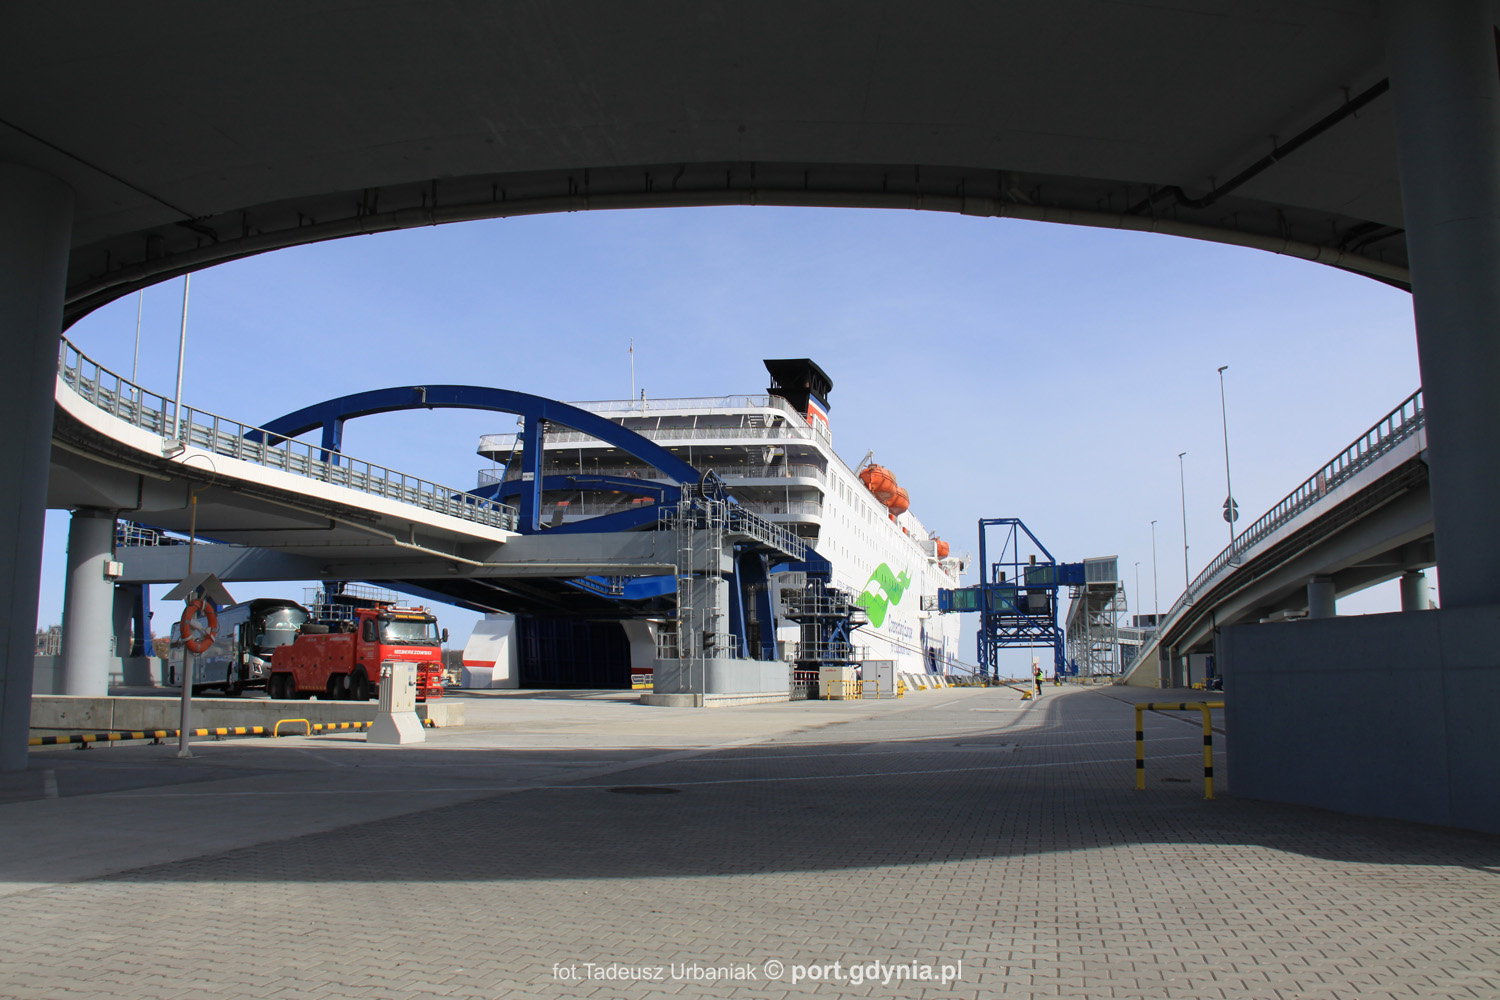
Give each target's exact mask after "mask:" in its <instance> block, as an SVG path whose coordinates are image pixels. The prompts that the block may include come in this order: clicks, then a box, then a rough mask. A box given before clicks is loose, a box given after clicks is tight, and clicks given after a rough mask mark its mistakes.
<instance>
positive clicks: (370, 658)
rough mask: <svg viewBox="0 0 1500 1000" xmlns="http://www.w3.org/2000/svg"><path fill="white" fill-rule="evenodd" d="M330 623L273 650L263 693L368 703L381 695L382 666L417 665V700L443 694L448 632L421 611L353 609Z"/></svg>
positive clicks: (302, 632)
mask: <svg viewBox="0 0 1500 1000" xmlns="http://www.w3.org/2000/svg"><path fill="white" fill-rule="evenodd" d="M352 615H353V616H352V617H351V618H350V619H349V620H347V621H344V622H339V623H336V624H334V625H326V624H321V625H320V624H307V625H303V626H302V628H301V629H300V630H299V631H298V633H297V638H296V639H295V640H294V641H292V642H290V643H288V644H287V645H285V646H280V647H278V648H277V649H276V651H275V653H274V654H273V655H272V657H271V674H270V677H269V678H268V679H267V682H266V690H267V692H269V694H270V695H271V697H272V698H311V697H312V696H313V695H317V696H318V697H320V698H326V699H329V700H331V701H368V700H369V699H371V698H373V697H374V696H375V695H377V694H379V693H380V667H381V665H382V664H385V663H392V662H403V661H404V662H409V663H416V664H417V700H418V701H423V700H426V699H428V698H441V697H442V696H443V650H442V644H443V643H445V642H447V641H448V630H447V629H443V630H442V632H439V631H438V627H437V619H436V618H435V617H433V616H432V615H430V614H428V613H427V612H426V611H424V610H423V609H422V608H392V607H377V608H358V609H353V612H352Z"/></svg>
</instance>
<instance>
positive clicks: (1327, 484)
mask: <svg viewBox="0 0 1500 1000" xmlns="http://www.w3.org/2000/svg"><path fill="white" fill-rule="evenodd" d="M1425 421H1426V413H1425V411H1424V410H1423V408H1422V390H1421V389H1418V390H1417V391H1416V392H1414V393H1412V394H1411V395H1410V396H1408V397H1406V399H1404V400H1402V401H1401V403H1400V405H1398V406H1397V407H1396V408H1395V409H1393V410H1391V412H1389V413H1387V414H1386V415H1385V416H1384V417H1381V418H1380V419H1379V420H1377V421H1376V422H1375V424H1374V426H1372V427H1371V428H1370V429H1369V430H1367V431H1366V432H1365V433H1364V434H1362V435H1360V436H1359V437H1358V438H1357V439H1355V441H1354V442H1353V443H1352V444H1350V445H1349V447H1347V448H1345V449H1344V450H1343V451H1341V452H1339V453H1338V454H1337V455H1335V456H1334V457H1333V458H1332V459H1330V460H1329V461H1328V462H1326V463H1325V464H1324V465H1323V467H1322V468H1321V469H1319V470H1318V471H1317V472H1315V473H1313V474H1312V475H1311V476H1309V477H1308V478H1307V479H1306V480H1304V481H1303V482H1302V484H1301V485H1300V486H1298V487H1297V488H1296V489H1294V490H1292V492H1290V493H1288V494H1287V495H1286V496H1285V497H1283V498H1282V499H1281V502H1280V503H1278V504H1276V505H1275V506H1274V507H1272V508H1271V509H1270V510H1268V511H1266V512H1265V513H1264V514H1262V515H1261V516H1260V517H1259V518H1258V519H1257V520H1256V521H1255V523H1253V524H1251V525H1250V526H1249V527H1247V528H1246V529H1245V530H1244V531H1242V532H1240V533H1239V535H1237V536H1236V537H1235V540H1234V544H1233V545H1231V546H1229V547H1228V548H1226V549H1224V551H1222V552H1220V553H1219V554H1218V555H1217V556H1216V557H1214V559H1213V561H1212V562H1210V563H1209V564H1208V565H1207V566H1206V567H1204V569H1203V571H1202V572H1201V573H1199V574H1198V575H1197V576H1196V577H1194V578H1193V582H1192V583H1190V584H1189V585H1188V588H1187V590H1186V591H1184V592H1183V593H1182V595H1181V596H1180V597H1178V598H1177V601H1176V603H1174V604H1173V605H1172V607H1171V608H1170V609H1169V610H1168V611H1167V613H1166V614H1165V615H1163V616H1162V617H1161V619H1160V627H1159V628H1157V629H1156V634H1155V636H1152V637H1149V638H1148V639H1147V640H1146V645H1145V646H1143V647H1142V649H1141V652H1142V653H1145V652H1146V651H1147V650H1148V649H1149V648H1151V647H1154V646H1155V645H1157V643H1158V642H1159V640H1160V637H1161V636H1163V635H1165V634H1166V632H1167V629H1168V627H1169V626H1170V625H1171V624H1172V623H1173V622H1175V621H1176V619H1177V618H1178V617H1179V616H1180V615H1181V614H1182V612H1183V610H1184V609H1185V608H1187V607H1188V606H1189V605H1191V604H1192V603H1193V602H1194V601H1196V600H1197V599H1198V597H1199V596H1201V595H1202V594H1203V593H1205V592H1206V591H1207V590H1208V589H1209V588H1210V587H1211V586H1213V585H1214V584H1215V583H1217V582H1218V581H1217V579H1216V578H1217V577H1218V576H1219V574H1220V573H1221V572H1223V571H1224V569H1225V568H1226V567H1229V566H1230V565H1231V563H1233V564H1234V565H1239V564H1240V563H1242V562H1243V561H1244V560H1245V558H1247V556H1248V554H1249V552H1250V550H1251V549H1253V548H1255V547H1256V546H1257V545H1259V544H1260V543H1261V542H1263V541H1265V540H1266V539H1267V538H1269V537H1270V536H1271V535H1273V534H1274V533H1275V532H1276V531H1277V530H1279V529H1280V528H1282V527H1284V526H1285V525H1287V524H1288V523H1289V522H1291V521H1292V520H1294V519H1295V518H1297V517H1300V516H1301V515H1302V514H1303V513H1305V512H1306V511H1307V510H1308V509H1309V508H1311V507H1312V506H1313V505H1314V504H1316V503H1318V501H1320V500H1322V499H1323V498H1324V497H1325V496H1327V495H1328V494H1329V493H1331V492H1333V491H1334V490H1336V489H1337V488H1338V487H1340V486H1342V485H1344V484H1345V483H1347V482H1348V481H1349V480H1350V479H1352V478H1353V477H1354V476H1355V475H1357V474H1358V473H1360V472H1361V471H1363V470H1364V469H1366V468H1368V467H1369V466H1370V465H1371V464H1373V463H1374V462H1375V461H1376V460H1377V459H1379V458H1380V457H1381V456H1383V455H1385V454H1386V453H1387V452H1389V451H1390V450H1391V449H1392V448H1394V447H1396V445H1398V444H1400V443H1401V442H1403V441H1405V440H1407V439H1408V438H1411V437H1412V436H1414V435H1415V434H1417V432H1419V431H1420V430H1421V429H1422V427H1423V426H1424V424H1425ZM1133 666H1134V663H1132V667H1133Z"/></svg>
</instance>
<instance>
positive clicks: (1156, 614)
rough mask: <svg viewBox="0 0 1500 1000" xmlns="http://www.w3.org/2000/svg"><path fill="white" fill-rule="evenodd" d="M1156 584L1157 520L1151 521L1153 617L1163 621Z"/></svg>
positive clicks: (1157, 620) (1158, 621)
mask: <svg viewBox="0 0 1500 1000" xmlns="http://www.w3.org/2000/svg"><path fill="white" fill-rule="evenodd" d="M1157 593H1158V590H1157V586H1156V522H1155V521H1152V522H1151V617H1152V619H1153V620H1155V621H1156V622H1157V624H1160V623H1161V602H1160V600H1158V598H1157Z"/></svg>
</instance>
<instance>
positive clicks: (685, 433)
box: [479, 426, 812, 454]
mask: <svg viewBox="0 0 1500 1000" xmlns="http://www.w3.org/2000/svg"><path fill="white" fill-rule="evenodd" d="M635 433H637V434H639V435H640V436H641V437H643V438H646V439H648V440H650V441H657V442H660V441H720V440H728V441H740V440H747V439H748V440H755V441H767V440H769V441H805V440H807V439H808V437H809V436H810V435H811V434H812V431H811V429H810V428H808V427H806V426H804V427H801V428H798V427H795V426H794V427H738V426H736V427H660V428H651V427H647V428H642V429H639V430H636V432H635ZM546 444H547V445H549V446H550V445H557V444H566V445H584V446H594V447H600V448H613V447H614V445H611V444H607V443H606V442H605V441H603V440H602V439H600V438H596V437H594V435H592V434H587V433H585V432H583V431H574V430H560V431H552V430H549V431H548V432H547V436H546ZM516 447H517V445H516V435H515V434H485V435H482V436H481V437H480V439H479V451H480V453H481V454H485V453H498V452H506V453H510V452H512V451H514V450H516Z"/></svg>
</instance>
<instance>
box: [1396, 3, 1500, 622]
mask: <svg viewBox="0 0 1500 1000" xmlns="http://www.w3.org/2000/svg"><path fill="white" fill-rule="evenodd" d="M1381 16H1382V21H1383V28H1384V34H1385V46H1386V57H1387V63H1388V66H1389V70H1390V78H1391V99H1392V101H1393V102H1394V114H1395V124H1396V145H1397V156H1398V162H1399V165H1400V171H1401V198H1402V205H1403V211H1404V214H1405V223H1406V245H1407V248H1408V251H1409V254H1410V261H1411V273H1412V295H1413V306H1414V309H1415V312H1416V321H1417V351H1418V356H1419V357H1420V359H1421V367H1422V385H1423V389H1424V393H1425V397H1426V410H1427V413H1426V419H1427V434H1428V455H1429V463H1428V464H1429V465H1430V467H1431V483H1432V508H1433V518H1434V521H1435V524H1436V535H1437V562H1438V566H1439V568H1440V569H1441V571H1442V576H1443V604H1444V606H1445V607H1470V606H1479V605H1490V604H1500V564H1497V562H1496V560H1495V553H1496V552H1497V551H1500V519H1497V518H1496V517H1495V516H1494V510H1493V506H1494V471H1493V470H1494V467H1495V442H1496V441H1500V393H1497V392H1495V386H1496V385H1500V281H1497V280H1496V279H1495V275H1496V274H1500V67H1497V58H1496V45H1495V27H1496V25H1495V16H1494V9H1493V6H1492V4H1491V2H1490V0H1383V2H1382V4H1381Z"/></svg>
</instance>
